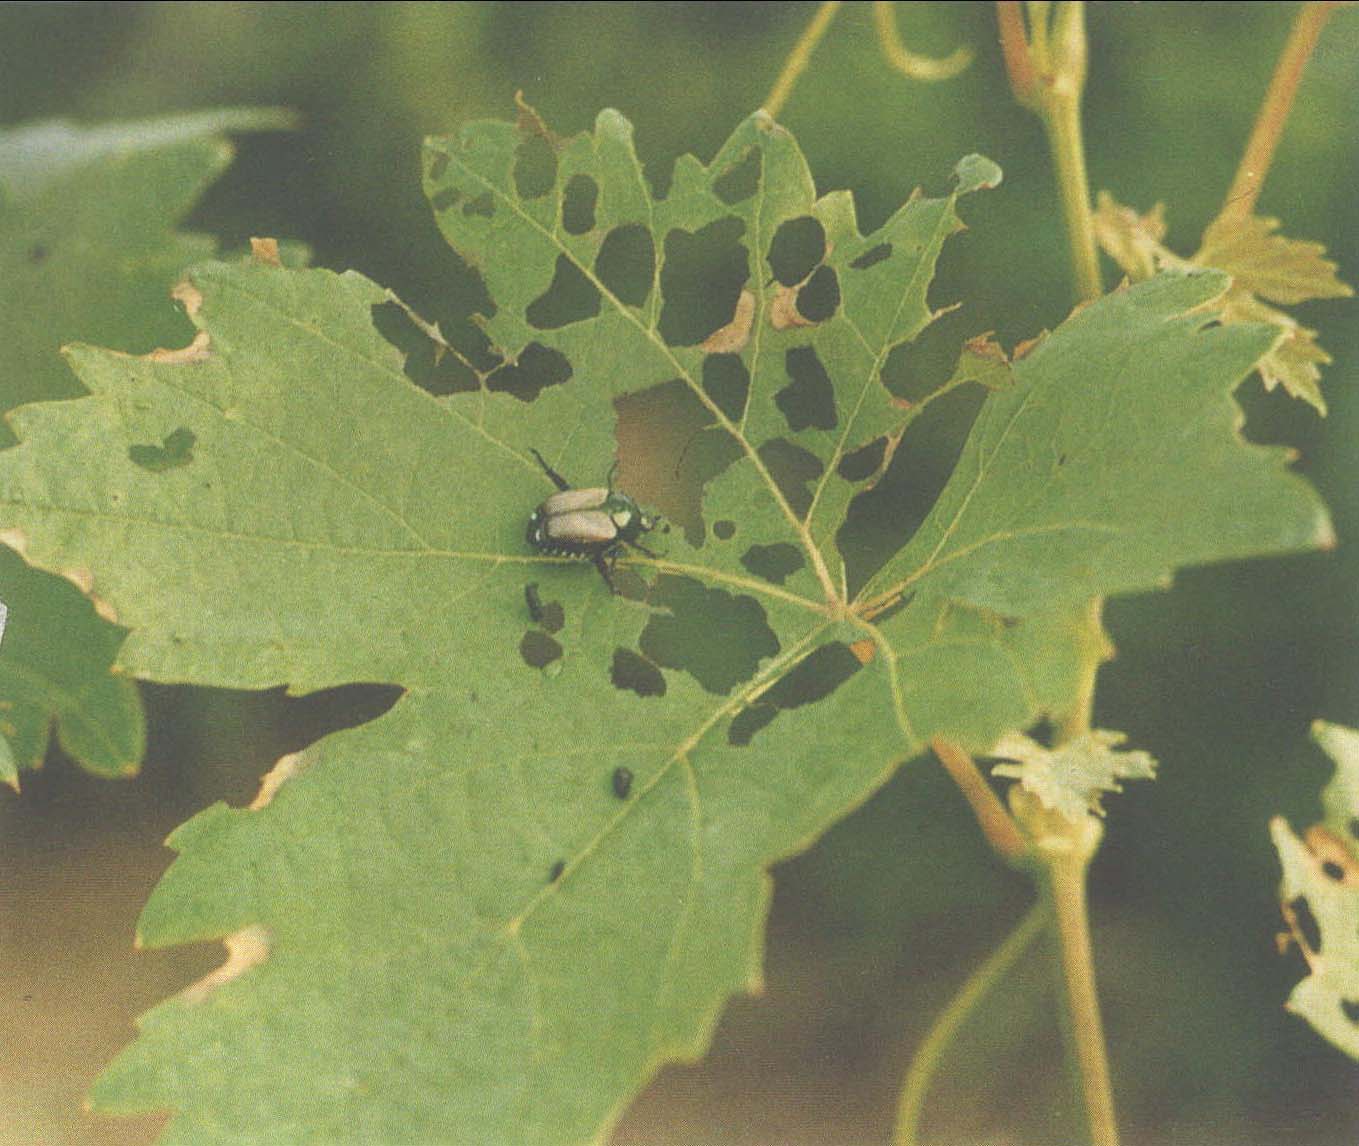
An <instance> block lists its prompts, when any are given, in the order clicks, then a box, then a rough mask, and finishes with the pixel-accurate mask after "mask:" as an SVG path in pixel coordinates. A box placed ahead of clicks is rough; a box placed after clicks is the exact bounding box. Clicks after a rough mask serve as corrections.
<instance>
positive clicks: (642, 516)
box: [526, 447, 669, 593]
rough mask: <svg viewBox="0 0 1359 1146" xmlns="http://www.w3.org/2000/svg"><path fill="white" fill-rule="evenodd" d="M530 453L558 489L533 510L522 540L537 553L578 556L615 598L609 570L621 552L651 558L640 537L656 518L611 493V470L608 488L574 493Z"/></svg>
mask: <svg viewBox="0 0 1359 1146" xmlns="http://www.w3.org/2000/svg"><path fill="white" fill-rule="evenodd" d="M529 452H530V453H531V454H533V456H534V457H535V458H537V459H538V464H539V465H540V466H542V467H543V472H544V473H545V474H547V476H548V477H549V478H551V479H552V483H553V484H554V485H555V486H556V487H557V489H558V491H559V492H557V493H554V494H553V495H552V496H551V497H549V498H548V499H547V500H546V501H545V502H543V503H542V505H540V506H539V507H538V508H537V509H535V510H534V511H533V513H532V515H530V517H529V520H528V531H527V534H526V538H527V540H528V543H529V544H530V545H531V546H533V548H534V549H536V550H538V552H540V553H546V554H548V555H550V556H553V557H580V558H582V559H588V560H590V561H592V562H593V563H594V567H595V568H596V569H598V570H599V575H600V576H601V577H603V578H604V583H605V584H606V585H608V587H609V590H610V591H611V592H613V593H617V592H618V587H617V586H616V585H615V584H614V583H613V575H612V574H613V566H614V562H615V561H617V560H618V555H619V554H620V553H622V552H623V549H624V547H626V546H630V547H632V548H633V549H636V550H637V551H638V552H639V553H645V554H646V555H647V556H648V557H651V558H653V559H654V558H655V556H656V554H654V553H653V552H651V550H650V549H648V548H647V547H646V546H645V545H642V544H641V543H640V542H639V541H638V538H639V537H641V536H642V535H643V534H644V533H650V532H651V531H652V530H653V529H656V528H658V527H660V528H663V529H665V530H668V529H669V527H668V526H661V517H660V515H659V514H654V513H647V512H646V511H645V510H644V509H642V507H641V506H639V505H638V504H637V503H636V502H635V501H634V500H633V499H632V498H630V497H629V496H628V495H627V494H625V493H622V492H620V491H619V490H616V489H614V488H613V471H614V470H615V469H617V468H618V467H617V463H616V462H615V463H614V465H613V466H612V467H611V468H610V469H609V477H608V479H607V482H608V484H607V485H603V486H591V487H589V488H587V489H576V488H574V487H573V486H572V485H571V483H570V482H568V481H567V480H566V479H565V478H564V477H562V475H561V474H559V473H558V472H557V471H556V470H554V469H553V468H552V467H551V466H550V465H548V464H547V461H546V459H544V457H543V455H542V454H540V453H539V452H538V451H537V450H535V449H533V448H532V447H530V449H529Z"/></svg>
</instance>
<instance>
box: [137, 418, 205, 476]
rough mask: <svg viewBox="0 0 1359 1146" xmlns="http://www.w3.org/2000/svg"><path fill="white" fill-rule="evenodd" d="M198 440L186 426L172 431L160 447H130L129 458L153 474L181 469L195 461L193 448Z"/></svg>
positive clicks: (162, 440)
mask: <svg viewBox="0 0 1359 1146" xmlns="http://www.w3.org/2000/svg"><path fill="white" fill-rule="evenodd" d="M197 440H198V439H197V438H196V437H194V433H193V431H192V430H190V429H188V428H187V427H185V426H180V427H179V428H178V429H175V430H171V431H170V433H168V434H166V435H165V437H164V438H162V439H161V444H160V445H158V446H143V445H137V446H128V448H127V456H128V457H129V458H130V459H131V461H132V463H133V464H134V465H138V466H141V468H142V469H144V470H150V471H151V472H152V473H153V474H158V473H164V472H165V471H166V470H174V469H179V467H180V466H187V465H188V464H189V463H190V462H191V461H193V446H194V443H195V442H196V441H197Z"/></svg>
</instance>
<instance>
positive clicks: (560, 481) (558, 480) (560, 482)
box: [529, 446, 571, 489]
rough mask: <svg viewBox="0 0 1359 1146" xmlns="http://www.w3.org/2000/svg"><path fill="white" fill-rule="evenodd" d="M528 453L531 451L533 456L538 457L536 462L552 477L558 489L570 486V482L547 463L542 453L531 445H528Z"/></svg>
mask: <svg viewBox="0 0 1359 1146" xmlns="http://www.w3.org/2000/svg"><path fill="white" fill-rule="evenodd" d="M529 453H531V454H532V455H533V456H534V457H535V458H537V459H538V464H539V465H540V466H542V467H543V473H545V474H547V476H548V477H550V478H551V479H552V481H553V483H554V484H555V485H556V487H557V488H558V489H570V488H571V483H570V482H569V481H567V480H566V479H565V478H564V477H562V475H561V474H559V473H558V472H557V471H556V470H554V469H553V468H552V467H551V466H550V465H548V464H547V461H546V459H544V457H543V455H542V454H540V453H539V452H538V451H537V450H535V449H534V448H533V447H532V446H529Z"/></svg>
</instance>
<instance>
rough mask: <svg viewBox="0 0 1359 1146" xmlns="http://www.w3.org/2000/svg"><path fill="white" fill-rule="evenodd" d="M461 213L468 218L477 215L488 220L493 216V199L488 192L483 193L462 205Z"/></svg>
mask: <svg viewBox="0 0 1359 1146" xmlns="http://www.w3.org/2000/svg"><path fill="white" fill-rule="evenodd" d="M462 213H463V214H464V215H466V216H468V217H469V218H470V217H471V216H473V215H477V216H480V217H481V218H483V219H489V218H490V217H491V216H492V215H494V214H495V199H494V198H493V197H492V195H491V193H490V192H489V191H483V192H482V193H481V194H480V195H478V196H477V197H476V198H475V199H469V200H467V202H466V203H464V204H463V205H462Z"/></svg>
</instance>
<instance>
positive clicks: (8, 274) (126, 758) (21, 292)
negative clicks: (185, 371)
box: [0, 110, 280, 783]
mask: <svg viewBox="0 0 1359 1146" xmlns="http://www.w3.org/2000/svg"><path fill="white" fill-rule="evenodd" d="M279 123H280V116H279V114H278V113H274V112H268V111H263V110H257V111H249V110H238V111H232V110H224V111H212V112H201V113H194V114H190V115H182V116H172V117H167V118H164V119H158V120H146V121H142V122H139V123H123V124H116V125H109V126H104V127H77V126H74V125H71V124H68V123H64V122H59V121H53V122H47V123H39V124H33V125H29V126H26V127H21V128H11V129H7V130H5V131H3V132H0V265H2V266H3V267H4V274H3V275H0V414H4V413H6V412H7V411H9V410H11V409H13V408H14V407H16V406H19V405H21V404H23V403H26V402H35V401H39V400H46V399H54V398H67V397H73V396H75V395H77V394H80V393H81V392H82V391H81V388H80V386H79V384H78V383H77V382H76V379H75V377H74V375H72V373H71V371H70V369H69V368H68V367H67V365H66V363H65V362H63V361H62V359H61V354H60V348H61V346H62V344H63V343H65V342H69V341H71V340H72V339H75V338H84V339H89V340H92V341H97V342H102V343H105V344H108V345H116V346H122V347H125V348H127V349H129V350H138V351H146V350H150V349H151V348H152V347H155V346H157V345H166V346H173V345H176V344H178V343H180V342H182V341H184V339H185V338H186V336H187V332H188V331H189V330H190V329H191V328H190V327H189V325H188V324H187V323H186V322H185V321H184V319H183V316H182V315H180V314H179V313H178V312H176V311H175V309H174V308H173V307H171V306H170V305H169V299H168V295H169V290H170V287H171V286H173V285H174V282H175V280H176V278H177V277H178V276H179V275H180V274H182V273H183V271H184V269H185V268H186V267H188V266H189V265H190V264H192V263H194V262H196V261H198V260H200V259H203V258H206V257H208V256H210V255H211V254H212V253H213V251H214V249H215V245H214V244H213V243H212V242H211V240H209V239H207V238H205V237H203V236H198V235H185V234H179V233H176V232H175V231H174V230H173V228H174V226H175V224H176V223H178V222H179V221H180V220H181V219H182V218H183V217H184V216H185V215H186V214H187V213H188V211H189V210H190V208H191V207H192V206H193V204H194V202H195V201H196V200H197V199H198V197H199V196H200V195H201V194H202V192H203V191H204V189H205V188H206V187H207V185H208V184H210V183H211V182H212V181H213V180H214V179H215V178H216V177H217V176H218V175H219V174H221V172H222V170H223V169H224V168H225V167H226V165H227V163H228V161H229V160H230V157H231V147H230V145H229V144H228V142H227V141H226V139H225V138H224V136H223V133H224V132H226V131H229V130H251V129H254V128H260V127H271V126H278V125H279ZM13 442H14V438H13V436H12V435H11V434H10V431H9V429H8V427H7V426H6V425H5V424H4V423H0V447H5V446H9V445H12V444H13ZM5 540H6V541H9V542H11V543H16V544H17V543H21V539H20V538H17V537H7V538H6V539H5ZM69 568H70V569H71V571H72V572H74V573H75V574H76V576H75V578H74V579H76V580H80V576H79V570H78V567H69ZM0 600H3V601H4V602H5V603H6V604H7V605H8V606H9V609H10V618H9V620H10V624H9V629H8V631H7V633H6V635H5V639H4V640H3V641H2V642H0V738H3V739H5V740H7V741H8V747H9V749H10V752H11V756H10V758H11V760H12V765H13V768H14V769H15V770H13V771H7V770H6V768H5V766H4V765H2V764H0V780H8V781H9V782H11V783H17V780H18V771H21V770H23V769H27V768H34V767H37V766H38V765H39V764H41V763H42V760H43V756H44V754H45V753H46V750H47V742H48V738H49V734H50V729H51V726H52V724H53V722H54V721H55V722H56V723H57V726H58V732H59V736H60V739H61V743H62V747H63V748H64V749H65V750H66V751H67V752H68V753H69V754H70V755H71V756H73V757H74V758H75V759H76V760H77V761H78V762H79V763H80V764H81V765H82V766H84V767H85V768H87V769H89V770H90V771H92V772H96V773H99V774H102V775H108V776H118V775H127V774H129V773H131V772H135V771H136V769H137V767H138V765H139V764H140V763H141V758H142V752H143V750H144V747H145V739H146V735H145V729H144V721H143V717H142V710H141V701H140V698H139V697H138V694H137V689H136V686H135V684H134V683H133V682H132V681H130V680H128V679H126V678H123V677H117V676H113V675H110V673H109V667H110V666H111V665H112V663H113V658H114V653H115V652H116V650H117V647H118V643H119V641H120V640H121V638H122V635H123V631H122V630H121V629H119V628H117V627H116V626H114V625H111V624H109V623H107V622H106V621H104V620H102V619H100V618H99V617H98V616H96V614H95V611H94V609H93V607H92V606H91V604H90V602H89V601H86V600H84V599H82V597H81V594H80V592H79V591H78V590H77V589H76V588H75V587H74V586H73V585H71V584H69V583H67V582H66V581H63V580H61V579H60V578H57V577H54V576H52V575H51V574H47V573H40V572H38V571H36V570H33V569H29V568H26V567H25V566H24V564H23V562H22V561H21V560H20V558H19V557H18V555H17V554H15V553H14V552H13V551H11V550H10V549H4V548H0Z"/></svg>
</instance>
